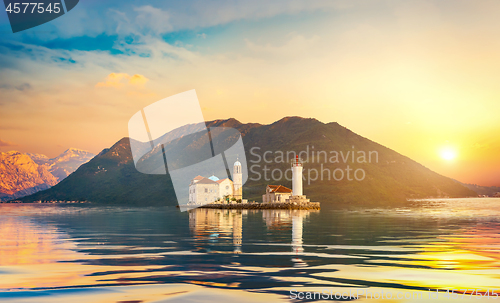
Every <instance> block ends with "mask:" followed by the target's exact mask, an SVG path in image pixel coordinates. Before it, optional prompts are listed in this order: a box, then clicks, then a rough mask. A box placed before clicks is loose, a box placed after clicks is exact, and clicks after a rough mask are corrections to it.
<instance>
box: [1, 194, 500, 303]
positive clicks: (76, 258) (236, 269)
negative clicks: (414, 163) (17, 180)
mask: <svg viewBox="0 0 500 303" xmlns="http://www.w3.org/2000/svg"><path fill="white" fill-rule="evenodd" d="M499 232H500V199H441V200H423V201H413V202H411V205H409V206H408V207H404V208H385V209H384V208H372V209H347V210H346V209H335V208H331V209H328V208H326V209H323V210H321V211H315V212H309V211H283V210H281V211H277V210H265V211H246V210H243V211H241V210H239V211H237V210H213V209H196V210H193V211H190V212H189V213H180V212H178V211H177V210H176V209H173V208H166V207H165V208H126V207H99V206H88V205H86V206H70V205H7V204H3V205H0V234H1V235H2V236H1V239H0V289H2V290H4V292H1V293H0V294H1V295H0V299H2V301H4V300H7V299H8V300H13V301H22V299H21V298H20V297H15V296H12V295H10V296H7V295H5V294H12V293H13V291H15V293H17V294H18V295H19V296H21V297H22V296H23V295H24V296H25V297H26V296H28V298H29V296H30V295H29V294H31V295H37V294H38V293H43V292H49V294H53V293H59V294H60V291H61V288H70V289H75V290H76V289H85V288H87V287H96V286H100V288H99V289H101V290H106V291H105V293H106V294H105V295H104V294H101V293H99V292H96V293H93V292H90V291H89V292H88V295H89V296H90V297H92V298H94V297H95V298H101V299H102V300H104V297H106V298H107V297H108V296H109V297H110V298H111V297H112V298H122V297H123V296H126V295H129V296H131V297H134V296H138V297H140V298H141V299H140V300H141V301H143V302H154V301H157V300H160V299H169V298H170V299H172V298H176V299H175V300H177V299H179V298H180V297H183V298H184V299H186V298H187V297H189V296H195V294H196V296H198V295H199V291H200V290H203V289H210V291H211V292H212V294H213V295H214V296H215V297H217V296H229V295H230V296H236V297H242V296H243V295H244V296H245V297H247V298H250V297H252V298H253V299H254V300H261V299H262V300H275V299H280V298H281V299H283V298H287V296H286V294H287V293H288V292H289V291H290V289H291V288H292V287H293V288H295V289H303V290H304V291H312V290H314V289H320V291H321V289H323V288H328V289H346V288H352V287H357V288H366V287H370V289H385V290H391V289H392V290H397V289H399V290H405V291H417V292H418V291H420V292H425V291H426V290H427V289H429V288H431V289H445V288H447V287H450V288H454V289H461V288H469V289H472V288H473V289H483V290H487V289H492V288H495V287H498V285H500V281H499V279H500V270H499V269H500V263H499V260H500V243H499V241H498V240H499V238H500V233H499ZM146 285H148V286H146ZM119 286H120V288H117V287H119ZM174 286H175V287H174ZM207 287H208V288H207ZM167 288H169V289H171V290H172V293H173V295H165V294H166V293H167V292H166V289H167ZM116 289H120V291H119V292H116ZM26 290H27V291H28V293H29V294H28V293H26ZM95 290H96V291H97V288H95ZM215 290H218V291H219V292H218V293H217V292H216V291H215ZM117 293H119V294H117ZM124 293H125V294H126V295H125V294H124ZM46 294H47V293H44V296H46ZM162 294H163V295H162ZM71 295H72V294H69V293H67V294H63V295H62V298H66V299H68V298H69V296H71ZM49 297H51V296H49ZM90 297H87V299H88V300H94V299H89V298H90ZM23 298H24V297H23ZM37 298H38V297H37ZM101 299H100V300H101ZM113 300H115V299H113ZM116 300H118V299H116ZM172 300H174V299H172ZM104 301H105V300H104ZM104 301H103V302H104ZM37 302H38V299H37ZM47 302H52V301H50V300H48V301H47ZM86 302H90V301H86ZM453 302H456V300H455V301H453Z"/></svg>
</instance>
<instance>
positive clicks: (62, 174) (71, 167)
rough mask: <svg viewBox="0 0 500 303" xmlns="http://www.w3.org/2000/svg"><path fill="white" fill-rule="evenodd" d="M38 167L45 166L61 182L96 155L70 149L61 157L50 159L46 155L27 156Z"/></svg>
mask: <svg viewBox="0 0 500 303" xmlns="http://www.w3.org/2000/svg"><path fill="white" fill-rule="evenodd" d="M27 155H28V156H30V157H31V159H33V161H35V162H36V163H37V164H38V165H44V166H46V167H47V169H48V171H49V172H50V173H51V174H52V175H54V177H56V178H57V180H58V181H59V182H60V181H62V180H63V179H64V178H66V177H67V176H69V175H70V174H71V173H72V172H74V171H75V170H76V169H77V168H78V167H80V165H82V164H84V163H87V162H88V161H89V160H90V159H92V158H94V157H95V155H94V154H93V153H90V152H88V151H85V150H81V149H77V148H70V149H67V150H66V151H64V152H63V153H62V154H60V155H59V156H57V157H55V158H52V159H49V158H48V157H47V156H45V155H40V154H29V153H28V154H27Z"/></svg>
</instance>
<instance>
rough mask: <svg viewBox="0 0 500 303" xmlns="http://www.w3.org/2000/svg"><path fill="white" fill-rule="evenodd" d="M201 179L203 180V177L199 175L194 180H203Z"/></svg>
mask: <svg viewBox="0 0 500 303" xmlns="http://www.w3.org/2000/svg"><path fill="white" fill-rule="evenodd" d="M201 179H203V177H202V176H200V175H198V176H196V177H194V179H193V180H201Z"/></svg>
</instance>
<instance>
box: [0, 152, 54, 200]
mask: <svg viewBox="0 0 500 303" xmlns="http://www.w3.org/2000/svg"><path fill="white" fill-rule="evenodd" d="M57 183H58V181H57V178H56V177H54V176H53V175H52V174H51V173H50V172H49V171H48V169H47V167H46V166H44V165H38V164H37V163H35V161H33V160H32V159H31V158H30V157H29V156H28V155H25V154H21V153H20V152H16V151H11V152H7V153H0V201H3V200H10V199H14V198H19V197H23V196H26V195H30V194H33V193H36V192H38V191H40V190H44V189H47V188H49V187H51V186H54V185H56V184H57Z"/></svg>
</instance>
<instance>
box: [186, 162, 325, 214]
mask: <svg viewBox="0 0 500 303" xmlns="http://www.w3.org/2000/svg"><path fill="white" fill-rule="evenodd" d="M302 171H303V162H302V161H301V160H300V159H299V156H298V155H297V156H296V158H295V159H294V160H292V189H290V188H287V187H285V186H283V185H267V187H266V193H265V194H264V195H262V203H259V202H255V201H253V202H248V200H247V199H243V196H242V179H243V178H242V170H241V163H240V162H239V161H238V160H237V161H236V162H235V163H234V166H233V179H234V181H232V180H230V179H229V178H225V179H222V180H220V179H219V178H217V177H216V176H211V177H209V178H205V177H202V176H196V177H195V178H194V179H193V180H191V184H190V185H189V202H188V204H187V206H188V207H193V208H194V207H201V208H216V209H304V210H307V209H321V207H320V203H319V202H311V201H310V200H309V199H307V197H306V196H305V195H304V194H303V192H302ZM208 201H212V202H208Z"/></svg>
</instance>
